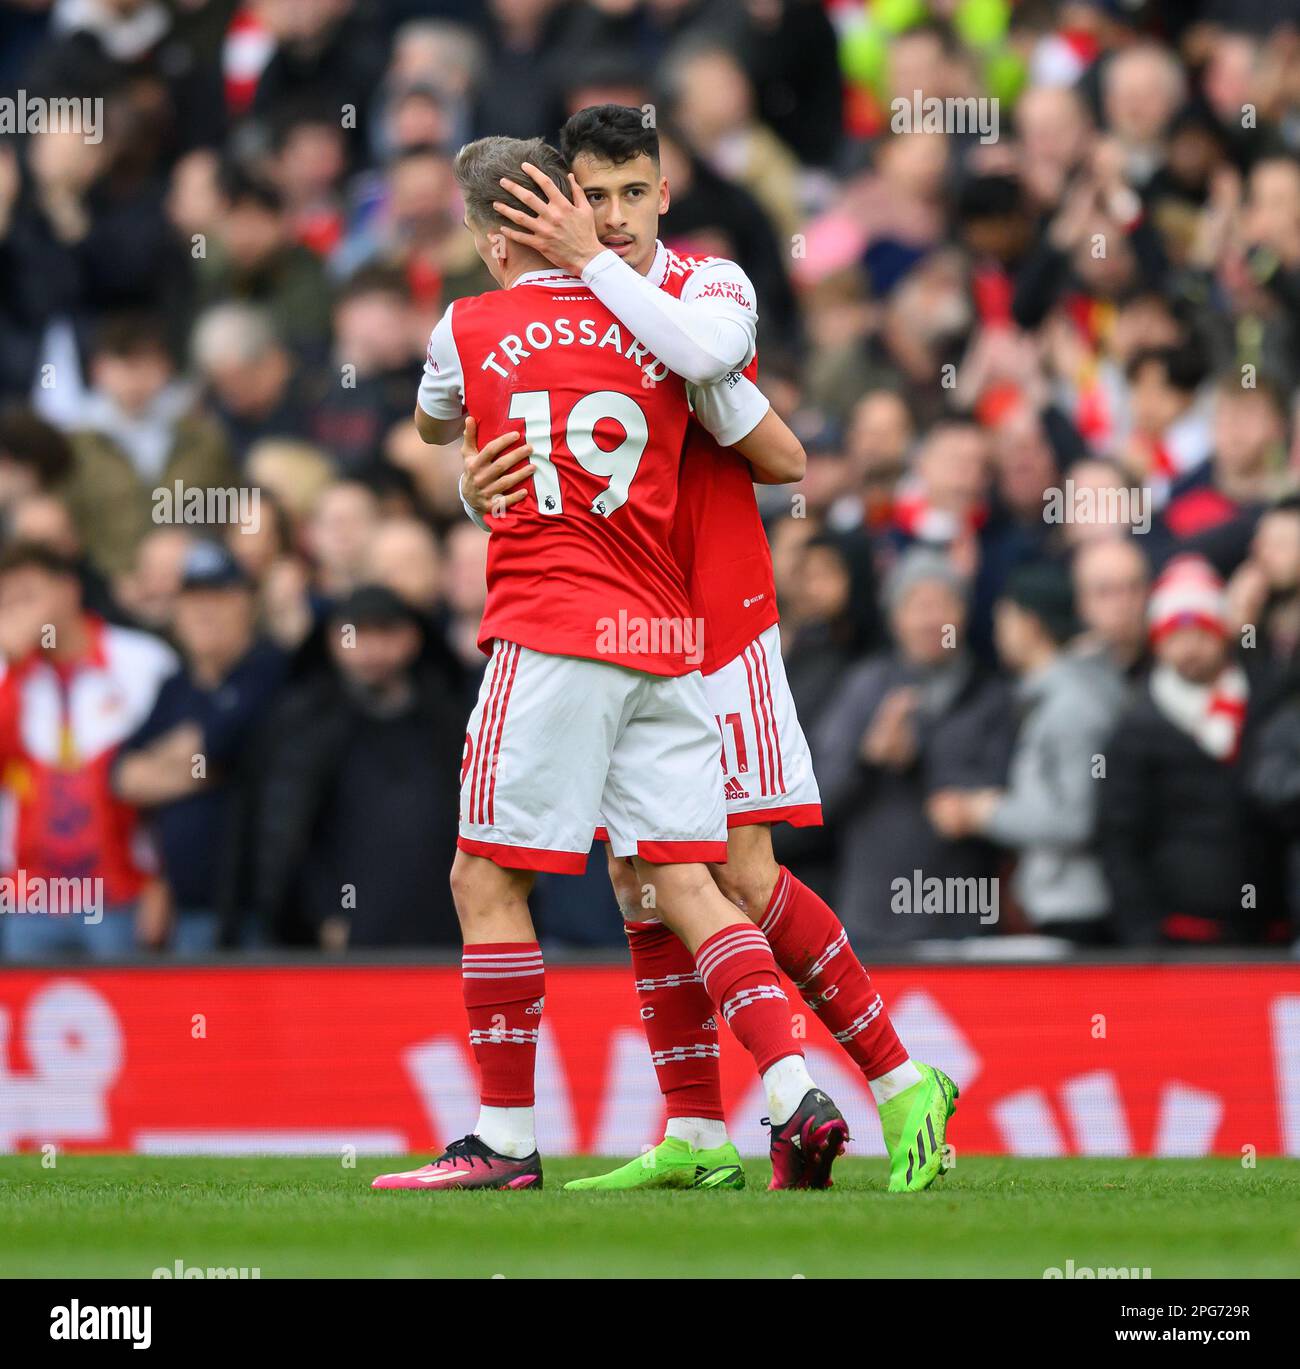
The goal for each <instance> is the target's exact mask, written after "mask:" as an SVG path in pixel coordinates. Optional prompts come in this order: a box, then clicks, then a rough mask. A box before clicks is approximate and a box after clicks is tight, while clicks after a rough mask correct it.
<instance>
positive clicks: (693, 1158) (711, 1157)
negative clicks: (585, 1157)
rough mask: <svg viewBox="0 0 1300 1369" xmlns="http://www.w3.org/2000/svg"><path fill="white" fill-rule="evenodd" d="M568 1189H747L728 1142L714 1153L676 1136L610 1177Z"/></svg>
mask: <svg viewBox="0 0 1300 1369" xmlns="http://www.w3.org/2000/svg"><path fill="white" fill-rule="evenodd" d="M564 1187H565V1188H566V1189H572V1190H575V1191H578V1192H594V1191H602V1190H603V1191H604V1192H607V1193H612V1192H617V1191H619V1190H622V1189H634V1188H744V1187H745V1170H744V1167H743V1166H742V1165H741V1163H740V1152H739V1151H738V1150H737V1149H736V1147H735V1146H733V1145H732V1144H731V1142H730V1141H728V1142H727V1143H726V1144H725V1145H721V1146H715V1147H714V1148H713V1149H711V1150H696V1149H694V1148H693V1147H692V1146H691V1145H690V1143H689V1142H687V1141H682V1140H679V1139H678V1138H677V1137H676V1136H665V1137H664V1139H663V1140H662V1141H660V1142H659V1144H658V1145H657V1146H655V1147H654V1149H653V1150H647V1151H646V1153H645V1154H644V1155H638V1156H637V1157H636V1159H635V1160H629V1161H628V1162H627V1164H625V1165H620V1166H619V1167H618V1168H617V1169H614V1170H611V1171H610V1172H609V1173H608V1174H595V1175H593V1176H592V1177H591V1178H590V1179H570V1180H569V1182H568V1183H567V1184H565V1185H564Z"/></svg>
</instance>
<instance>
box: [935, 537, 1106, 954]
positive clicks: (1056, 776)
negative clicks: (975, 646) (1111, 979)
mask: <svg viewBox="0 0 1300 1369" xmlns="http://www.w3.org/2000/svg"><path fill="white" fill-rule="evenodd" d="M1077 628H1078V625H1077V621H1076V619H1075V615H1074V596H1073V592H1072V590H1071V587H1070V581H1069V578H1068V576H1067V574H1066V572H1065V571H1064V569H1062V568H1061V567H1058V566H1056V565H1049V564H1043V565H1031V566H1022V567H1020V568H1019V569H1017V570H1016V571H1014V572H1013V573H1012V575H1011V577H1010V578H1009V580H1008V582H1007V586H1006V588H1005V589H1004V590H1003V592H1002V595H1001V596H1000V597H999V599H998V602H997V604H996V605H995V610H994V636H995V640H996V644H997V648H998V654H999V656H1000V657H1001V659H1002V662H1003V664H1004V665H1005V666H1006V668H1007V669H1008V670H1010V671H1011V672H1012V673H1013V674H1014V675H1015V676H1016V679H1017V685H1016V695H1017V699H1018V702H1019V705H1020V710H1021V720H1020V730H1019V732H1018V733H1017V736H1016V742H1015V748H1014V750H1013V751H1012V755H1011V766H1010V771H1009V774H1008V779H1007V785H1006V788H1005V789H987V790H983V791H976V792H961V791H951V792H944V793H939V794H936V795H934V797H933V798H932V799H931V802H930V805H929V814H930V820H931V822H933V823H934V825H935V827H936V828H937V829H938V830H939V831H941V832H944V833H945V834H947V835H949V836H951V837H963V836H983V837H986V838H988V839H989V840H991V841H994V842H997V843H998V844H999V845H1000V846H1005V847H1007V848H1008V849H1010V850H1011V851H1014V852H1015V853H1016V854H1017V856H1018V861H1017V865H1016V872H1015V876H1014V890H1015V894H1016V898H1017V901H1018V902H1019V903H1020V905H1021V907H1022V908H1023V909H1024V911H1025V914H1026V916H1027V917H1028V919H1029V921H1030V923H1031V924H1032V926H1033V927H1034V929H1035V930H1036V931H1039V932H1042V933H1045V934H1050V935H1052V936H1060V937H1064V938H1066V939H1068V940H1070V941H1074V942H1077V943H1080V944H1083V945H1095V944H1098V943H1102V942H1105V941H1107V940H1108V939H1109V928H1108V926H1107V921H1106V919H1107V914H1108V912H1109V910H1110V895H1109V891H1108V890H1107V887H1106V881H1105V878H1104V876H1103V874H1102V864H1101V859H1100V857H1099V854H1098V852H1097V847H1096V827H1097V800H1098V792H1097V786H1098V780H1097V778H1096V773H1095V772H1096V765H1097V760H1096V758H1097V756H1098V754H1099V753H1101V752H1102V750H1103V747H1104V744H1105V741H1106V738H1107V737H1108V736H1109V735H1110V733H1111V731H1112V730H1113V728H1114V726H1115V722H1116V720H1117V718H1118V717H1119V714H1120V710H1121V709H1122V707H1123V703H1124V685H1123V682H1122V680H1121V678H1120V675H1119V672H1118V671H1117V670H1116V669H1114V668H1113V667H1112V666H1110V665H1109V664H1108V663H1106V662H1104V661H1103V660H1102V659H1101V658H1098V657H1085V656H1079V655H1076V654H1074V653H1071V652H1068V651H1066V650H1065V647H1066V644H1067V643H1068V642H1069V641H1070V639H1071V638H1072V637H1074V635H1075V633H1076V632H1077Z"/></svg>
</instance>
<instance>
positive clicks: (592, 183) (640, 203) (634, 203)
mask: <svg viewBox="0 0 1300 1369" xmlns="http://www.w3.org/2000/svg"><path fill="white" fill-rule="evenodd" d="M573 174H574V176H575V177H576V178H577V181H578V184H579V185H580V186H581V187H582V191H583V194H584V195H586V197H587V201H588V203H589V204H590V205H591V208H592V211H593V213H594V214H595V215H596V236H597V237H598V238H599V239H600V241H601V243H602V245H603V246H605V247H608V248H609V249H610V251H612V252H617V253H618V255H619V256H620V257H622V258H623V260H624V261H625V262H627V264H628V265H629V266H630V267H631V268H632V269H633V270H634V271H640V272H641V273H642V274H644V273H645V272H646V271H648V270H649V269H650V263H651V262H652V261H653V260H654V252H655V239H656V238H657V237H658V236H659V216H660V214H662V213H664V212H665V211H666V210H667V208H668V182H667V180H665V179H664V177H663V176H662V175H660V173H659V164H658V162H656V161H654V160H652V159H651V158H650V157H648V156H646V154H645V153H644V152H643V153H641V155H640V156H637V157H633V158H632V159H631V160H630V161H626V162H620V163H619V164H618V165H617V166H615V165H614V164H613V163H612V162H606V161H601V160H600V159H599V158H598V157H593V156H591V155H590V154H589V153H586V152H580V153H579V154H578V155H577V156H576V157H575V158H574V159H573Z"/></svg>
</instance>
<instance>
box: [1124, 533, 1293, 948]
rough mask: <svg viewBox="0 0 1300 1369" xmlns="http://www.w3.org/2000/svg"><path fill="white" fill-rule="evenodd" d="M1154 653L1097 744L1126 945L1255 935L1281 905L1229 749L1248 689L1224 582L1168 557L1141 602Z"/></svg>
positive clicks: (1203, 567) (1204, 568) (1270, 843)
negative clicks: (1147, 599) (1103, 763)
mask: <svg viewBox="0 0 1300 1369" xmlns="http://www.w3.org/2000/svg"><path fill="white" fill-rule="evenodd" d="M1148 618H1149V623H1150V633H1151V643H1152V650H1153V653H1154V656H1155V665H1154V666H1153V668H1152V670H1151V674H1150V677H1149V678H1148V680H1147V682H1146V684H1145V686H1144V688H1143V689H1142V691H1141V692H1140V694H1139V695H1138V697H1137V699H1136V700H1135V702H1134V703H1133V704H1132V705H1131V706H1130V708H1129V709H1128V710H1127V712H1126V713H1125V715H1124V717H1123V718H1122V720H1121V721H1120V724H1119V727H1118V729H1117V730H1116V732H1115V735H1114V737H1113V738H1112V740H1111V742H1110V744H1109V746H1107V748H1106V759H1107V777H1106V779H1105V782H1104V783H1103V784H1102V785H1101V794H1102V810H1101V838H1102V852H1103V858H1104V861H1105V866H1106V874H1107V878H1108V880H1109V882H1110V885H1111V890H1112V893H1113V897H1114V906H1115V923H1116V930H1117V933H1118V935H1119V938H1120V940H1121V941H1123V942H1125V943H1128V944H1130V945H1147V946H1149V945H1156V944H1160V943H1162V942H1163V943H1172V944H1181V945H1203V944H1222V943H1241V942H1248V941H1254V940H1258V939H1259V937H1260V935H1261V933H1262V931H1263V928H1264V927H1265V925H1266V923H1267V921H1268V918H1269V917H1270V916H1271V915H1272V914H1273V913H1275V912H1276V904H1277V859H1278V850H1277V844H1276V842H1275V841H1274V839H1273V838H1272V836H1271V833H1270V831H1269V830H1268V829H1267V828H1266V827H1265V825H1264V824H1263V823H1262V822H1261V821H1260V817H1259V814H1258V812H1257V810H1255V809H1254V807H1253V805H1252V804H1251V802H1250V800H1249V798H1248V796H1247V793H1246V790H1245V783H1244V774H1243V769H1242V766H1241V764H1240V761H1239V757H1240V756H1241V755H1242V753H1243V749H1244V748H1245V746H1246V744H1247V742H1248V740H1249V731H1250V725H1251V722H1252V719H1251V688H1250V684H1249V682H1248V680H1247V677H1246V674H1245V672H1244V671H1243V670H1242V668H1241V667H1240V665H1238V664H1237V662H1236V661H1235V660H1234V659H1233V655H1232V651H1231V648H1230V637H1229V632H1230V629H1229V623H1228V616H1227V612H1226V605H1225V600H1224V593H1223V582H1222V581H1221V580H1220V579H1219V577H1218V575H1217V574H1216V573H1215V571H1214V569H1213V567H1212V566H1211V565H1210V564H1209V562H1208V561H1205V560H1204V559H1202V558H1201V557H1196V556H1179V557H1175V558H1174V560H1172V561H1171V562H1170V563H1169V565H1168V566H1167V567H1166V569H1165V571H1164V573H1163V574H1162V575H1161V577H1160V579H1159V580H1158V581H1157V582H1156V585H1155V588H1154V590H1153V592H1152V595H1151V603H1150V608H1149V612H1148Z"/></svg>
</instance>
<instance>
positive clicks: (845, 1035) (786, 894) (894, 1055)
mask: <svg viewBox="0 0 1300 1369" xmlns="http://www.w3.org/2000/svg"><path fill="white" fill-rule="evenodd" d="M762 929H763V934H764V935H765V936H766V937H767V939H768V941H769V942H770V943H771V946H772V954H773V955H774V956H775V957H776V963H777V964H778V965H779V966H780V967H781V968H782V969H783V970H784V971H785V973H786V974H788V975H789V976H790V978H791V979H793V980H794V982H795V985H796V987H797V988H798V990H799V992H800V993H801V994H802V995H803V1000H804V1002H805V1003H807V1004H808V1006H809V1007H810V1008H811V1009H812V1010H813V1012H815V1013H816V1014H817V1016H818V1017H820V1018H821V1020H822V1021H823V1022H824V1023H825V1024H826V1026H827V1027H828V1028H829V1029H830V1031H831V1034H832V1035H833V1036H834V1037H835V1039H836V1041H838V1042H839V1043H840V1045H841V1046H843V1047H844V1049H845V1051H847V1052H848V1054H849V1056H850V1057H851V1059H852V1060H853V1063H854V1064H855V1065H857V1067H858V1068H859V1069H860V1070H861V1071H862V1073H863V1074H865V1075H866V1077H867V1078H868V1079H878V1078H879V1077H880V1076H881V1075H882V1074H885V1073H887V1072H888V1071H889V1070H892V1069H895V1068H896V1067H897V1066H899V1065H901V1064H902V1063H903V1061H904V1060H906V1059H907V1051H906V1050H905V1049H904V1047H903V1043H902V1042H901V1041H900V1040H899V1039H898V1033H897V1032H896V1031H895V1030H894V1024H893V1023H892V1022H891V1021H890V1020H889V1014H888V1013H887V1012H886V1011H885V1005H884V1002H883V1001H882V999H881V997H880V995H879V994H878V993H877V992H876V991H875V988H874V987H873V985H872V983H871V976H870V975H869V974H868V973H867V972H866V970H865V969H864V968H863V965H862V962H861V961H860V960H859V959H858V958H857V956H856V955H854V954H853V947H852V946H850V945H849V934H848V933H847V932H846V931H845V930H844V924H843V923H842V922H841V921H840V920H839V918H837V917H836V916H835V914H834V913H833V912H832V911H831V909H830V908H828V907H827V906H826V904H825V903H824V902H823V901H822V900H821V899H820V898H818V897H817V895H816V894H815V893H813V891H812V890H811V889H810V888H809V887H808V886H807V885H806V884H801V883H800V882H799V881H798V880H797V879H795V877H794V876H793V875H792V874H791V873H790V871H789V870H787V869H786V868H785V867H784V866H782V867H781V874H780V877H779V878H778V879H777V881H776V888H775V889H773V890H772V901H771V902H770V903H769V904H768V905H767V912H766V913H765V914H764V915H763V922H762Z"/></svg>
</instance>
